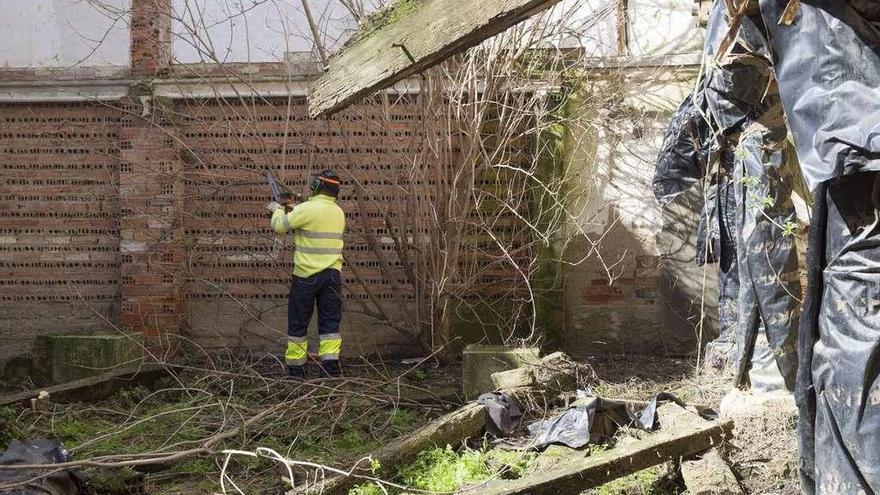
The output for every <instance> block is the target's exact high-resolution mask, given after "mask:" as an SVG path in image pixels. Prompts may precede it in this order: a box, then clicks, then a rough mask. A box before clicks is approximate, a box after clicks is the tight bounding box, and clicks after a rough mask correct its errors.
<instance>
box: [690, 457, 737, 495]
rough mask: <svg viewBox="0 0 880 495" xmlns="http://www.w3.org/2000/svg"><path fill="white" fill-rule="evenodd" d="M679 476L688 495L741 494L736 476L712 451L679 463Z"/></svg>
mask: <svg viewBox="0 0 880 495" xmlns="http://www.w3.org/2000/svg"><path fill="white" fill-rule="evenodd" d="M681 476H682V478H684V484H685V486H686V487H687V492H688V494H689V495H740V494H742V493H743V490H742V488H741V487H740V486H739V482H737V481H736V476H734V474H733V472H732V471H731V470H730V467H729V466H728V465H727V463H726V462H724V459H722V458H721V454H719V453H718V449H712V450H710V451H708V452H706V453H705V454H703V455H702V456H700V457H699V458H696V459H690V460H686V461H683V462H682V463H681Z"/></svg>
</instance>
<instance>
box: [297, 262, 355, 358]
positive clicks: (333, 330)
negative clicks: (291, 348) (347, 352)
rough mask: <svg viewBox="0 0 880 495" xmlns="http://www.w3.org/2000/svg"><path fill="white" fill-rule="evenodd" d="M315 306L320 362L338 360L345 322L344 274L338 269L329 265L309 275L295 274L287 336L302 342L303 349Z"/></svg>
mask: <svg viewBox="0 0 880 495" xmlns="http://www.w3.org/2000/svg"><path fill="white" fill-rule="evenodd" d="M316 305H317V307H318V339H319V341H320V344H319V346H318V356H319V357H320V359H321V361H335V360H338V359H339V350H340V347H341V345H342V339H341V337H340V335H339V323H340V322H341V321H342V277H341V275H340V273H339V270H335V269H333V268H327V269H325V270H323V271H320V272H318V273H316V274H314V275H311V276H309V277H305V278H302V277H297V276H294V277H293V281H292V282H291V284H290V298H289V299H288V302H287V336H288V341H289V342H291V343H294V342H296V343H301V344H302V348H303V350H305V342H306V333H307V331H308V328H309V321H311V319H312V312H313V311H314V308H315V306H316ZM303 354H305V353H303ZM304 357H305V356H303V363H304V362H305V359H304ZM288 364H293V363H288ZM300 364H301V363H300Z"/></svg>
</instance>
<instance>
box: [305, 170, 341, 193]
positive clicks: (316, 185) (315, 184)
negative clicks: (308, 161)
mask: <svg viewBox="0 0 880 495" xmlns="http://www.w3.org/2000/svg"><path fill="white" fill-rule="evenodd" d="M340 185H342V181H340V180H339V176H338V175H336V172H334V171H332V170H330V169H327V170H324V171H322V172H321V173H320V174H318V175H315V176H313V177H312V180H311V182H309V189H311V191H312V194H326V195H327V196H333V197H334V198H335V197H337V196H339V186H340Z"/></svg>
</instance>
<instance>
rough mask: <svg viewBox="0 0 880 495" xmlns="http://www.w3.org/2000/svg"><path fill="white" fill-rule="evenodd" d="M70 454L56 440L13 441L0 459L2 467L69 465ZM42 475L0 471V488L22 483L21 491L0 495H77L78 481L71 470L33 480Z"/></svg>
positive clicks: (16, 490) (22, 471)
mask: <svg viewBox="0 0 880 495" xmlns="http://www.w3.org/2000/svg"><path fill="white" fill-rule="evenodd" d="M67 460H68V459H67V451H66V450H65V449H64V447H63V446H62V445H61V443H60V442H57V441H55V440H29V441H27V442H22V441H19V440H13V441H12V442H10V443H9V447H8V448H7V449H6V452H4V453H3V455H2V456H0V465H5V466H9V465H15V464H57V463H60V462H66V461H67ZM39 474H41V473H37V472H34V471H27V470H15V471H5V470H0V486H2V485H10V484H15V483H23V482H26V483H24V484H22V485H21V486H19V487H16V488H12V489H9V490H3V491H0V495H77V494H79V493H80V491H79V479H78V478H77V477H76V475H75V474H74V473H73V472H71V471H69V470H66V469H65V470H62V471H58V472H54V473H51V474H48V475H46V476H44V477H42V478H39V479H37V480H32V479H33V478H34V477H36V476H38V475H39Z"/></svg>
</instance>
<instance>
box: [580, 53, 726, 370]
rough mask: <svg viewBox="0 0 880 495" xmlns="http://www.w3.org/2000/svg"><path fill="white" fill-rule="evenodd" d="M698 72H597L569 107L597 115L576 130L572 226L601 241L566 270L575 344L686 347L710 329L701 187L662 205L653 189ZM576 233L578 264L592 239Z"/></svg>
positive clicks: (680, 350) (596, 349)
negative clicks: (676, 114)
mask: <svg viewBox="0 0 880 495" xmlns="http://www.w3.org/2000/svg"><path fill="white" fill-rule="evenodd" d="M695 76H696V70H695V69H693V68H678V69H676V68H656V67H652V68H640V69H623V70H621V71H620V72H614V73H612V74H608V73H600V74H593V76H591V77H590V78H589V80H588V82H587V83H586V84H585V86H584V88H583V90H582V94H581V96H580V98H579V103H577V104H576V105H575V108H574V109H572V110H571V111H573V112H574V113H576V114H577V115H579V117H580V118H582V119H584V120H585V121H587V122H589V123H590V125H588V126H586V127H585V128H584V129H582V130H581V131H577V130H576V131H574V132H572V135H571V137H570V139H571V140H572V143H573V149H572V151H571V163H572V167H573V168H574V169H576V170H578V171H579V181H580V185H581V186H582V187H583V194H582V197H581V198H580V200H579V201H580V203H579V204H578V205H577V206H576V208H575V211H577V212H578V214H579V217H578V218H577V219H576V220H575V221H573V222H572V226H571V229H572V232H574V233H578V234H584V235H585V236H586V237H587V238H589V239H591V241H592V242H596V248H597V251H596V253H594V254H593V255H592V256H590V257H589V258H587V259H586V261H584V262H582V263H580V264H577V265H575V266H572V267H570V268H568V269H567V270H566V273H565V291H564V308H565V310H564V311H565V328H566V332H565V346H566V348H567V349H568V350H570V351H571V352H572V353H575V354H591V353H601V352H645V353H662V354H685V353H690V352H693V351H694V350H695V349H696V340H697V335H698V333H699V324H700V322H701V321H703V324H704V328H705V330H706V332H707V336H708V333H710V332H711V329H713V328H714V311H715V302H716V301H715V300H716V299H717V298H714V294H715V291H716V289H715V285H714V284H715V279H714V270H713V269H712V268H713V267H709V269H707V270H703V269H699V268H698V267H697V266H696V265H695V264H694V263H693V258H694V254H695V246H694V244H695V234H696V229H697V224H698V222H699V218H698V215H697V210H698V208H699V205H700V204H701V199H700V197H699V193H698V192H697V191H694V192H693V193H692V194H689V195H685V196H684V197H682V198H680V199H679V200H676V201H675V202H674V203H673V204H671V205H668V206H666V207H660V206H659V204H658V203H657V201H656V200H655V199H654V196H653V193H652V190H651V180H652V177H653V173H654V160H655V158H656V156H657V152H658V150H659V147H660V144H661V143H662V140H663V135H664V132H665V130H666V125H667V123H668V120H669V117H670V116H671V113H672V111H673V110H674V109H675V108H676V107H677V105H678V103H679V102H680V101H681V100H682V99H683V98H684V96H685V95H686V94H687V92H688V91H690V90H691V88H692V86H693V79H694V77H695ZM612 88H614V89H613V90H612ZM620 88H624V90H623V92H622V93H620ZM608 94H613V95H614V99H613V101H612V100H606V99H605V98H606V96H605V95H608ZM574 238H575V239H577V240H576V241H575V242H574V243H573V244H572V245H570V246H569V249H568V250H567V251H566V256H565V257H566V259H567V260H568V261H569V262H572V263H575V262H577V261H578V260H580V259H581V258H582V257H583V256H585V255H586V253H588V252H589V249H590V248H591V247H592V245H591V244H590V241H587V240H585V237H584V236H580V237H579V236H577V235H576V236H574ZM704 275H705V276H704ZM703 294H706V295H707V297H705V299H704V298H702V297H701V296H702V295H703ZM701 313H702V314H703V315H704V316H705V318H701V316H700V315H701Z"/></svg>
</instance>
